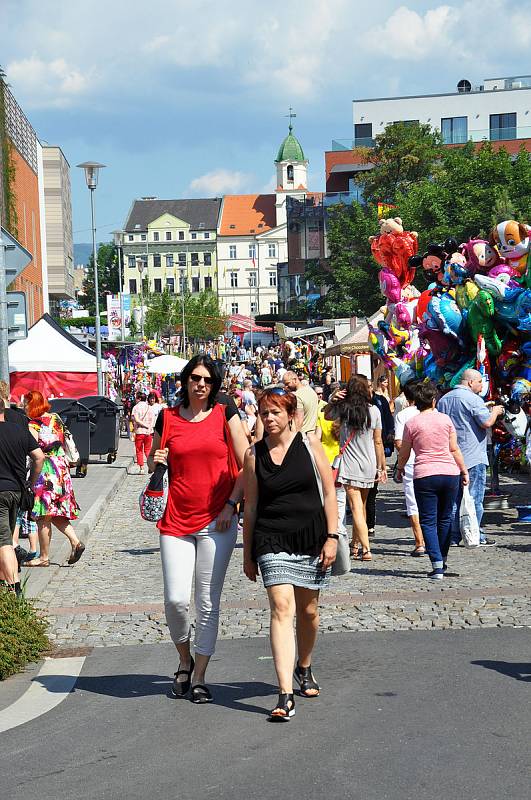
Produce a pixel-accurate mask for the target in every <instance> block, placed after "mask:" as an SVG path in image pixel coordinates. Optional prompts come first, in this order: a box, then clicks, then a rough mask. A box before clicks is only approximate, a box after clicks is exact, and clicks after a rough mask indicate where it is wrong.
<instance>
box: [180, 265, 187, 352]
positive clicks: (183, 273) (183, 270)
mask: <svg viewBox="0 0 531 800" xmlns="http://www.w3.org/2000/svg"><path fill="white" fill-rule="evenodd" d="M179 280H180V284H181V307H182V312H183V341H182V345H183V358H186V322H185V315H184V309H185V295H184V287H185V281H186V267H181V269H180V270H179Z"/></svg>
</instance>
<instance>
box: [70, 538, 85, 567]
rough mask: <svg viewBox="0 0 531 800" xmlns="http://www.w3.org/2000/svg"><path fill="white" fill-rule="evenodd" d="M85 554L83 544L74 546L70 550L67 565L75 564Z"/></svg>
mask: <svg viewBox="0 0 531 800" xmlns="http://www.w3.org/2000/svg"><path fill="white" fill-rule="evenodd" d="M84 552H85V545H84V544H83V542H78V543H77V544H76V546H75V547H74V548H73V549H72V553H71V555H70V558H69V559H68V561H67V562H66V563H67V564H77V562H78V561H79V559H80V558H81V556H82V555H83V553H84Z"/></svg>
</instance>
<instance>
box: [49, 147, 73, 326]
mask: <svg viewBox="0 0 531 800" xmlns="http://www.w3.org/2000/svg"><path fill="white" fill-rule="evenodd" d="M42 151H43V177H44V209H45V216H46V257H47V265H48V294H49V298H50V309H51V311H52V314H53V313H54V312H55V311H56V310H57V307H58V304H59V302H60V301H61V300H73V299H74V298H75V287H74V243H73V237H72V200H71V193H70V166H69V164H68V161H67V160H66V158H65V156H64V153H63V151H62V150H61V148H60V147H57V146H50V145H44V146H43V148H42Z"/></svg>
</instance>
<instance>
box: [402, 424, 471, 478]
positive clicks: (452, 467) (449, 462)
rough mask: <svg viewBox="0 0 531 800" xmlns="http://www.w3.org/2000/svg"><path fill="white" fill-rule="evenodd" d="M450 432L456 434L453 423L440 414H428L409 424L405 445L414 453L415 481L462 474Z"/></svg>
mask: <svg viewBox="0 0 531 800" xmlns="http://www.w3.org/2000/svg"><path fill="white" fill-rule="evenodd" d="M451 433H455V428H454V426H453V423H452V420H451V419H450V417H449V416H447V415H446V414H441V412H440V411H425V412H423V413H421V414H417V416H416V417H413V419H410V420H409V421H408V422H406V425H405V427H404V437H403V439H402V442H403V443H406V442H409V444H410V445H411V448H412V449H413V450H414V452H415V470H414V473H413V478H427V477H428V475H459V473H460V470H459V467H458V466H457V464H456V463H455V460H454V457H453V455H452V454H451V452H450V434H451Z"/></svg>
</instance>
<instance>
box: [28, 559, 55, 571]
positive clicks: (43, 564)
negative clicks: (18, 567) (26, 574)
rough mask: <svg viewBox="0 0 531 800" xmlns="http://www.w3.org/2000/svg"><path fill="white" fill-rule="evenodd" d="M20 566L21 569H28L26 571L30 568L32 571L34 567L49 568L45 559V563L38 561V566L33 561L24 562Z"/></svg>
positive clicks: (48, 563)
mask: <svg viewBox="0 0 531 800" xmlns="http://www.w3.org/2000/svg"><path fill="white" fill-rule="evenodd" d="M22 566H23V567H28V569H30V568H31V569H34V568H35V567H49V566H50V562H49V561H48V559H46V561H40V562H39V563H38V564H36V563H35V560H33V561H24V563H23V564H22Z"/></svg>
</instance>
